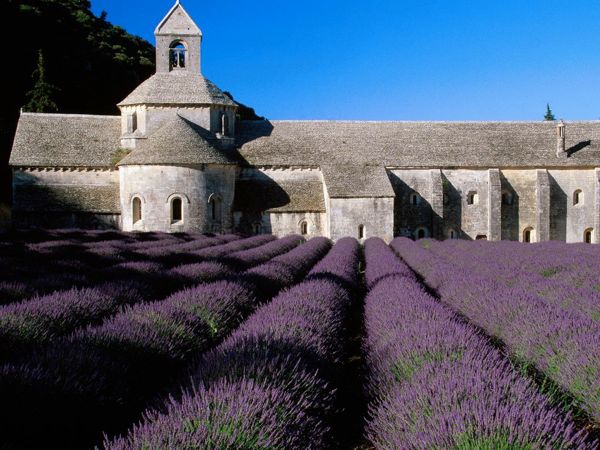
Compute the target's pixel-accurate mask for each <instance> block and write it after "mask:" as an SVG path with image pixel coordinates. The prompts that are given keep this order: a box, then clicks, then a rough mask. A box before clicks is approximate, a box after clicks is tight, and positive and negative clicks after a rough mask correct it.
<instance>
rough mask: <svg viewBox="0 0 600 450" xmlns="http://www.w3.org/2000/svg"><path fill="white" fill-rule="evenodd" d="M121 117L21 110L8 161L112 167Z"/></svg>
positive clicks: (15, 164)
mask: <svg viewBox="0 0 600 450" xmlns="http://www.w3.org/2000/svg"><path fill="white" fill-rule="evenodd" d="M120 136H121V118H120V117H119V116H90V115H75V114H40V113H22V114H21V117H20V119H19V123H18V126H17V131H16V133H15V139H14V143H13V148H12V153H11V155H10V164H11V165H13V166H28V167H113V164H112V162H111V160H112V158H113V155H114V154H115V152H116V151H117V149H118V148H119V147H120V140H119V139H120Z"/></svg>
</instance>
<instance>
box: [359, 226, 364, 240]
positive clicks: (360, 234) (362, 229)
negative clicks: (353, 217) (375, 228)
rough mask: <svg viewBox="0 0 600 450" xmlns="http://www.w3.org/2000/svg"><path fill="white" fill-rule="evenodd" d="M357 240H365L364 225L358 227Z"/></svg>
mask: <svg viewBox="0 0 600 450" xmlns="http://www.w3.org/2000/svg"><path fill="white" fill-rule="evenodd" d="M358 238H359V239H364V238H365V226H364V225H359V226H358Z"/></svg>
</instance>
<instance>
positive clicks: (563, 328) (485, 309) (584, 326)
mask: <svg viewBox="0 0 600 450" xmlns="http://www.w3.org/2000/svg"><path fill="white" fill-rule="evenodd" d="M443 245H445V243H434V242H428V243H427V244H426V247H428V248H424V247H423V244H422V243H414V242H412V241H409V240H406V239H396V240H394V241H393V242H392V244H391V246H392V247H393V248H394V249H395V250H396V251H397V252H398V253H399V254H400V255H401V256H402V257H403V258H404V259H405V260H406V261H407V262H408V264H409V265H410V266H411V267H412V268H413V269H415V270H416V271H417V272H418V273H419V274H421V275H422V276H423V278H424V281H425V282H426V283H427V284H428V285H429V286H430V287H432V288H434V289H436V290H437V292H438V294H439V295H440V298H441V300H442V301H443V302H445V303H447V304H448V305H450V306H451V307H452V308H454V309H455V310H457V311H459V312H460V313H461V314H463V315H465V316H466V317H468V318H469V320H470V321H471V322H473V323H474V324H475V325H477V326H478V327H480V328H482V329H483V330H485V332H486V333H487V334H489V335H490V336H493V337H495V338H496V339H498V340H499V341H501V342H502V343H503V344H504V345H505V346H506V348H507V350H508V351H509V352H510V354H511V356H512V357H513V358H514V359H515V360H516V361H519V362H521V363H523V364H525V365H526V366H527V365H529V366H531V367H534V368H535V369H537V370H539V371H541V372H542V373H543V374H544V375H545V376H546V377H548V378H549V379H550V380H552V381H553V382H554V383H556V385H557V386H558V387H559V388H560V390H562V391H564V392H566V393H568V394H569V397H570V399H571V400H569V399H567V400H566V401H571V402H574V405H573V406H574V408H575V409H574V410H575V411H577V410H583V411H584V412H585V413H587V415H589V416H591V418H592V420H593V421H595V422H596V426H597V425H598V424H599V423H600V352H598V343H599V342H600V323H599V322H598V320H594V318H592V317H589V316H588V315H587V314H583V313H581V312H580V310H579V307H578V303H583V302H585V301H588V300H589V299H588V300H584V296H581V297H579V302H570V301H566V302H564V303H559V304H557V303H556V302H555V301H549V300H548V299H546V298H544V297H542V296H540V295H538V293H537V292H532V290H531V288H530V287H529V286H528V285H527V283H526V280H527V279H528V278H527V277H523V276H521V275H520V272H519V271H518V270H516V271H515V275H514V276H513V278H512V279H507V276H508V275H504V276H495V274H494V273H493V272H492V273H486V271H485V269H478V270H475V268H474V267H473V264H472V263H471V258H472V256H471V250H470V247H465V246H456V245H455V244H448V245H452V246H453V251H452V253H451V254H450V255H448V256H447V257H441V256H440V254H441V252H437V251H432V250H431V249H433V248H438V247H440V246H443ZM488 248H489V250H488V251H490V252H492V251H494V249H495V248H497V246H493V245H490V246H488ZM521 248H523V249H524V250H523V251H529V250H528V248H527V246H520V247H517V246H511V254H512V259H513V260H517V261H518V260H519V259H520V255H519V251H520V249H521ZM561 250H562V252H569V251H575V252H576V251H577V247H569V246H566V245H563V246H561ZM480 251H482V252H485V251H486V250H485V248H483V249H481V248H480ZM497 253H500V252H497ZM492 258H493V257H492V256H491V255H490V256H488V259H492ZM504 259H508V256H505V257H504ZM559 259H560V258H557V260H559ZM563 259H564V258H563ZM596 259H597V258H596ZM456 261H460V264H456ZM514 264H515V263H513V264H512V265H514ZM478 265H482V263H479V264H478ZM506 265H508V266H509V267H510V266H511V264H510V263H509V262H508V261H507V262H506ZM509 270H510V269H509ZM532 284H534V283H533V281H532ZM598 306H600V305H598ZM598 306H597V307H598ZM556 394H557V395H560V396H561V397H564V395H562V394H561V392H556Z"/></svg>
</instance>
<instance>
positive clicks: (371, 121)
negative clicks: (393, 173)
mask: <svg viewBox="0 0 600 450" xmlns="http://www.w3.org/2000/svg"><path fill="white" fill-rule="evenodd" d="M240 122H271V123H359V124H361V123H377V124H378V123H383V124H385V123H389V124H396V123H397V124H522V125H525V124H548V125H549V124H552V123H559V121H552V122H550V121H545V120H336V119H331V120H330V119H323V120H320V119H316V120H313V119H308V120H302V119H273V120H264V121H262V120H241V121H240ZM563 122H564V123H566V124H569V123H575V124H577V123H592V124H596V123H597V124H600V120H597V119H596V120H564V121H563Z"/></svg>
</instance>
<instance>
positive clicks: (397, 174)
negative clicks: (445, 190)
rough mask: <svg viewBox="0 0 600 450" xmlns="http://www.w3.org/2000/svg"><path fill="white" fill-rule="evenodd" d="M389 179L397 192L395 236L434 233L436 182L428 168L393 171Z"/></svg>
mask: <svg viewBox="0 0 600 450" xmlns="http://www.w3.org/2000/svg"><path fill="white" fill-rule="evenodd" d="M389 176H390V181H391V183H392V187H393V189H394V193H395V194H396V198H395V199H394V235H395V236H407V237H417V236H418V234H419V230H422V231H423V233H424V237H430V236H434V233H433V228H434V227H433V216H434V209H433V206H432V203H434V192H435V190H436V188H437V189H440V187H441V186H438V185H434V182H433V181H434V179H433V178H432V177H431V174H430V171H429V170H426V169H425V170H391V171H390V172H389Z"/></svg>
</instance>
